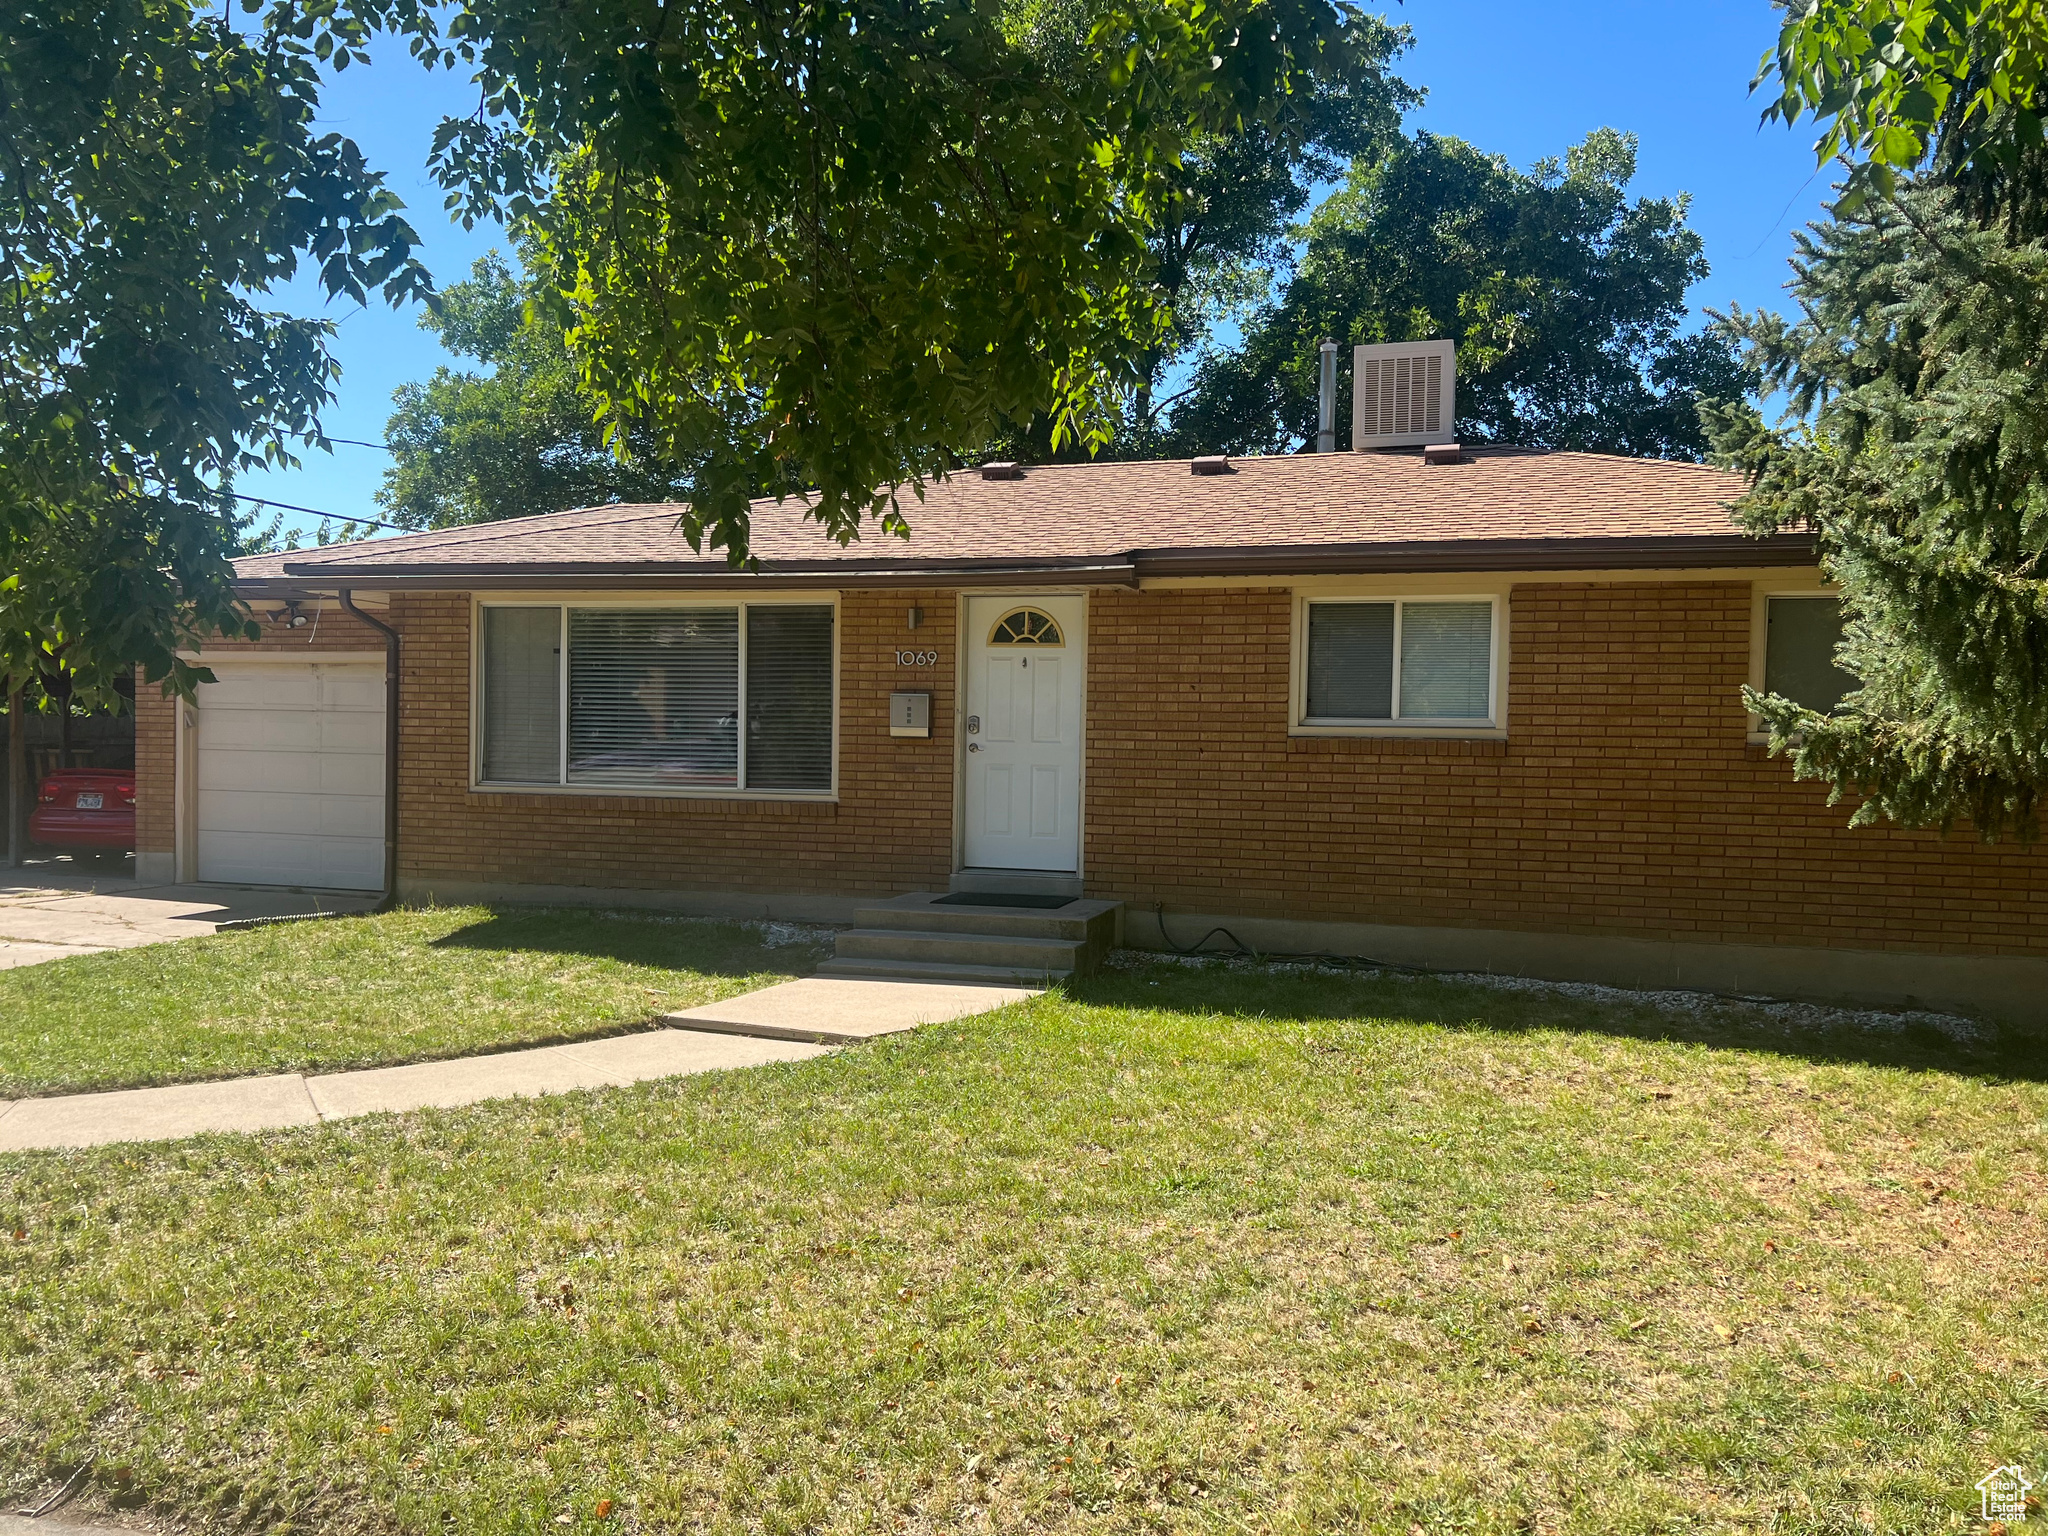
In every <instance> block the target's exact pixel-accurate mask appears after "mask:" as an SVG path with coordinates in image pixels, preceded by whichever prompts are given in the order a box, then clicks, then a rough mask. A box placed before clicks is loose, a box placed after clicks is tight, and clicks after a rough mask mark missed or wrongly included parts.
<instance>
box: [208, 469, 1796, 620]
mask: <svg viewBox="0 0 2048 1536" xmlns="http://www.w3.org/2000/svg"><path fill="white" fill-rule="evenodd" d="M1233 469H1234V472H1233V473H1231V474H1227V475H1209V476H1197V475H1191V474H1190V473H1189V472H1188V465H1187V463H1186V462H1185V461H1183V460H1165V461H1157V460H1155V461H1146V462H1135V463H1114V464H1100V463H1098V464H1076V465H1048V466H1045V467H1041V468H1033V469H1030V470H1027V471H1026V472H1025V474H1024V476H1023V478H1022V479H1017V480H984V479H982V478H981V476H980V475H979V474H978V473H975V472H972V471H969V472H966V473H963V474H959V475H956V476H954V477H952V478H951V479H949V480H946V481H943V482H940V483H938V484H936V485H933V486H929V487H927V488H926V491H925V495H924V499H923V501H922V502H920V501H918V500H917V499H916V497H915V496H913V495H911V494H909V493H905V495H904V498H903V511H904V515H905V517H906V518H907V519H908V520H909V522H910V525H911V530H912V532H911V537H910V538H909V539H908V540H902V539H895V538H889V537H885V536H881V535H874V536H871V537H869V538H867V539H863V540H859V541H856V542H855V543H853V544H851V545H847V546H841V545H839V544H836V543H834V542H833V541H832V540H830V539H828V538H827V537H825V535H824V534H823V532H822V531H821V530H820V529H819V528H818V526H817V525H816V524H815V523H810V522H807V521H805V520H804V516H803V513H804V505H803V503H801V502H799V501H794V500H793V501H790V502H785V503H777V502H774V501H758V502H756V503H755V504H754V508H753V554H754V558H755V559H756V561H757V562H758V568H757V569H758V574H755V575H748V576H744V577H743V578H742V579H745V580H749V581H752V580H758V579H764V578H765V579H768V580H775V579H777V578H785V579H793V578H800V577H809V578H810V579H811V584H819V583H822V582H823V581H826V580H838V581H846V580H849V579H858V578H861V577H863V576H864V577H865V580H866V581H867V582H868V583H875V582H880V581H883V580H888V579H900V578H902V577H904V576H906V575H909V574H912V573H919V572H921V573H925V574H926V577H927V579H928V580H929V579H931V578H932V577H934V576H937V575H940V574H942V573H945V572H948V571H951V572H953V573H955V574H958V573H961V572H980V573H982V574H984V575H986V574H988V573H991V572H994V571H998V570H1006V571H1015V572H1017V573H1019V574H1020V575H1028V574H1030V573H1032V572H1036V573H1038V574H1039V575H1040V576H1041V577H1042V576H1043V575H1045V574H1048V573H1051V572H1067V573H1069V574H1076V573H1080V574H1083V576H1084V579H1085V574H1086V573H1087V572H1091V571H1092V572H1094V573H1095V579H1106V580H1115V579H1129V577H1130V576H1131V575H1132V574H1133V573H1135V574H1155V573H1157V574H1185V573H1188V572H1194V571H1206V572H1214V573H1217V574H1223V573H1227V572H1230V571H1243V572H1249V573H1257V572H1267V571H1279V570H1292V571H1298V570H1307V569H1314V568H1318V567H1328V568H1332V569H1335V568H1340V567H1341V568H1346V569H1354V568H1355V569H1374V568H1378V569H1408V570H1414V569H1423V568H1430V567H1432V566H1433V567H1434V568H1437V569H1454V568H1458V567H1459V566H1460V565H1466V566H1468V568H1469V564H1470V562H1472V561H1475V560H1477V561H1480V562H1482V563H1484V564H1488V565H1494V566H1498V567H1500V568H1506V569H1511V568H1514V567H1515V566H1517V565H1518V564H1523V565H1530V566H1531V568H1550V569H1558V568H1564V567H1568V566H1570V565H1573V564H1586V565H1598V564H1608V563H1611V561H1610V559H1609V558H1608V557H1610V556H1611V557H1612V558H1613V559H1616V560H1625V561H1633V562H1640V561H1641V560H1643V559H1645V558H1651V557H1661V556H1662V555H1665V554H1668V555H1669V556H1670V558H1671V559H1672V560H1673V561H1675V562H1676V563H1680V564H1707V563H1729V564H1732V563H1744V564H1747V563H1762V562H1764V561H1772V562H1774V563H1775V562H1779V561H1787V560H1791V559H1793V558H1794V557H1798V558H1806V556H1807V551H1808V549H1809V548H1810V546H1809V544H1808V542H1807V541H1805V540H1804V539H1793V540H1789V541H1788V540H1783V539H1780V540H1771V541H1766V542H1764V543H1759V542H1757V541H1754V540H1748V539H1745V538H1743V537H1742V535H1741V534H1740V531H1739V530H1738V529H1737V528H1736V526H1735V524H1734V522H1733V520H1732V519H1731V517H1730V515H1729V512H1728V510H1727V504H1728V502H1729V501H1730V500H1732V499H1733V498H1734V497H1735V496H1737V495H1738V494H1740V491H1741V488H1742V487H1741V482H1740V481H1739V480H1738V479H1737V478H1736V477H1734V476H1732V475H1728V474H1725V473H1723V472H1721V471H1718V470H1713V469H1707V468H1703V467H1701V466H1699V465H1695V464H1681V463H1672V462H1668V461H1663V460H1652V459H1624V458H1612V457H1607V456H1603V455H1599V454H1586V453H1537V452H1526V451H1516V450H1499V449H1495V450H1478V451H1475V452H1472V453H1470V454H1469V455H1468V456H1467V457H1466V459H1465V461H1464V462H1461V463H1458V464H1452V465H1425V464H1424V463H1423V462H1422V459H1421V456H1420V455H1419V454H1394V453H1371V454H1349V453H1345V454H1302V455H1295V456H1291V457H1286V458H1265V459H1240V460H1237V461H1235V463H1234V466H1233ZM679 510H680V509H679V508H677V507H675V506H673V505H620V506H608V507H590V508H584V509H582V510H580V511H575V512H561V513H554V514H551V515H548V516H544V517H529V518H519V519H514V520H510V521H506V522H496V523H482V524H473V525H469V526H465V527H461V528H450V529H444V530H441V531H438V532H434V533H421V534H410V535H406V536H404V537H400V538H393V539H378V540H374V541H370V542H366V543H361V544H350V545H344V546H338V547H335V546H330V547H328V548H325V549H319V550H301V551H297V552H294V553H291V554H285V555H260V556H254V557H251V558H249V559H246V560H242V561H238V562H237V569H238V571H239V573H240V574H241V576H242V577H243V579H244V580H245V581H248V582H251V583H274V582H277V581H280V580H283V581H292V582H297V583H301V584H303V583H307V582H315V583H318V584H322V585H326V584H332V583H335V582H336V581H338V580H340V579H342V578H344V577H345V578H349V579H351V580H354V581H356V582H358V583H360V584H363V585H366V586H372V587H374V586H378V585H383V584H391V583H400V584H404V585H421V584H425V583H434V582H438V583H441V584H448V583H451V582H461V581H463V580H465V579H467V578H488V579H489V581H490V584H494V585H495V584H515V583H524V584H530V583H532V582H534V581H536V580H540V579H543V578H549V577H561V576H577V577H611V578H614V579H619V580H629V579H632V578H634V577H646V576H649V575H660V576H664V577H669V578H685V579H693V580H697V581H718V580H730V579H731V577H732V575H733V574H734V573H732V572H731V571H730V570H729V568H728V567H727V565H726V563H725V560H724V557H723V556H722V555H721V554H719V553H718V552H716V551H709V550H707V551H706V552H705V553H704V554H703V555H698V554H697V553H695V552H694V551H692V550H691V548H690V546H689V543H688V541H687V540H686V539H684V538H683V536H682V535H681V534H680V533H678V532H677V531H676V527H675V524H676V518H677V515H678V512H679ZM1795 546H1796V547H1795ZM1560 561H1561V562H1563V564H1562V566H1560V564H1558V562H1560ZM1390 562H1391V563H1390Z"/></svg>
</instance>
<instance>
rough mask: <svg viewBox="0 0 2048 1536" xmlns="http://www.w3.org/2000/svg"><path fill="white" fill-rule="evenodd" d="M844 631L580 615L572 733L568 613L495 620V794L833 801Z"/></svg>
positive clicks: (827, 623)
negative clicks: (525, 787)
mask: <svg viewBox="0 0 2048 1536" xmlns="http://www.w3.org/2000/svg"><path fill="white" fill-rule="evenodd" d="M834 617H835V616H834V610H833V608H832V605H831V604H829V603H815V604H814V603H788V604H785V603H758V604H757V603H747V604H736V605H734V606H732V607H727V608H710V607H706V608H699V607H685V606H678V607H672V608H571V609H569V610H568V613H567V623H566V628H567V634H568V657H567V662H566V666H567V684H568V688H567V692H568V706H569V707H568V719H567V720H566V722H565V721H564V720H563V719H562V707H561V699H562V692H563V687H562V685H563V680H564V679H563V667H564V661H563V657H562V655H561V649H560V648H561V643H562V633H563V629H564V614H563V610H562V609H560V608H527V607H497V606H486V607H485V608H484V609H483V618H482V628H483V644H482V647H481V652H482V655H481V667H482V677H481V679H480V682H481V689H480V691H481V695H482V700H481V702H482V713H483V722H482V724H483V728H482V731H481V733H480V735H481V759H482V760H481V762H480V764H479V768H480V771H481V776H482V779H483V781H484V782H485V783H498V784H562V783H565V782H566V783H569V784H575V785H584V786H588V787H591V788H612V787H616V788H620V789H635V788H653V789H662V788H666V789H684V790H688V789H709V790H719V789H726V790H742V791H744V790H749V789H759V790H781V791H791V790H794V791H808V792H814V793H821V794H822V793H829V792H830V791H831V789H832V769H833V763H832V728H833V644H832V639H833V636H832V626H833V622H834ZM743 641H744V643H742V642H743ZM743 672H744V678H743V677H742V673H743ZM742 682H744V683H745V686H744V687H742ZM742 711H744V713H745V715H746V735H745V740H744V743H743V742H742V739H741V733H740V716H741V713H742ZM565 726H566V734H567V738H568V739H567V742H566V753H565V750H564V748H565V743H564V741H563V736H564V730H565ZM743 746H744V750H742V747H743ZM565 756H566V759H567V765H566V774H565V771H564V761H563V760H564V757H565Z"/></svg>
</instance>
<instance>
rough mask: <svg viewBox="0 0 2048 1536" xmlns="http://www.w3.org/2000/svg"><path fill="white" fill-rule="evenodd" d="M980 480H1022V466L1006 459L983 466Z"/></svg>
mask: <svg viewBox="0 0 2048 1536" xmlns="http://www.w3.org/2000/svg"><path fill="white" fill-rule="evenodd" d="M981 478H982V479H984V480H1022V479H1023V478H1024V466H1023V465H1022V464H1013V463H1011V462H1010V461H1009V460H1007V459H1005V460H1003V461H1001V462H1000V463H994V464H984V465H982V466H981Z"/></svg>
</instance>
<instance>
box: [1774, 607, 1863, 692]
mask: <svg viewBox="0 0 2048 1536" xmlns="http://www.w3.org/2000/svg"><path fill="white" fill-rule="evenodd" d="M1766 603H1767V605H1768V606H1767V608H1766V610H1765V615H1764V618H1765V628H1764V636H1765V638H1764V692H1766V693H1775V694H1777V695H1779V696H1780V697H1781V698H1787V699H1790V700H1792V701H1793V702H1794V703H1795V704H1804V705H1805V706H1806V707H1807V708H1808V709H1814V710H1819V711H1821V712H1822V713H1824V714H1825V713H1826V712H1827V711H1829V710H1832V709H1833V708H1834V707H1835V706H1836V705H1837V704H1839V703H1841V702H1842V695H1843V694H1845V693H1847V692H1849V691H1850V690H1851V689H1853V688H1855V687H1856V686H1857V682H1856V679H1855V678H1854V677H1852V676H1851V675H1850V674H1849V673H1847V672H1844V671H1843V670H1842V669H1841V668H1840V667H1838V666H1836V665H1835V647H1836V646H1838V645H1840V644H1841V643H1842V604H1841V601H1840V599H1838V598H1833V597H1773V598H1768V599H1766Z"/></svg>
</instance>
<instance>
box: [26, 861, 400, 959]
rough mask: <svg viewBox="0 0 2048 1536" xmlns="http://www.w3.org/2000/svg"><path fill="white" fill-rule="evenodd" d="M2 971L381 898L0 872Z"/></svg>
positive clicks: (366, 904) (364, 905)
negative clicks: (235, 924) (70, 956)
mask: <svg viewBox="0 0 2048 1536" xmlns="http://www.w3.org/2000/svg"><path fill="white" fill-rule="evenodd" d="M0 876H5V877H6V878H5V879H0V970H6V969H9V968H10V967H13V966H17V965H38V964H40V963H41V962H43V961H45V960H62V959H64V958H65V957H66V956H68V955H91V954H97V953H99V952H100V951H102V950H108V949H135V948H138V947H140V946H141V945H144V944H164V943H168V942H170V941H171V940H174V939H189V938H193V937H196V936H198V935H200V934H207V933H212V932H214V931H216V930H217V929H218V928H219V927H220V926H221V925H222V924H223V923H233V922H246V921H248V920H250V919H252V918H265V917H299V916H303V915H305V914H307V913H312V912H364V911H368V910H369V909H370V908H371V907H373V906H375V905H376V904H377V898H376V897H375V896H338V895H335V894H334V893H332V892H327V891H322V892H305V893H300V892H296V891H280V890H248V889H244V888H241V887H238V886H227V885H137V884H136V883H135V882H134V880H132V879H130V878H128V877H126V876H124V875H111V874H103V875H92V874H73V873H70V872H69V871H62V872H60V871H58V870H54V869H14V870H5V871H0Z"/></svg>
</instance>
